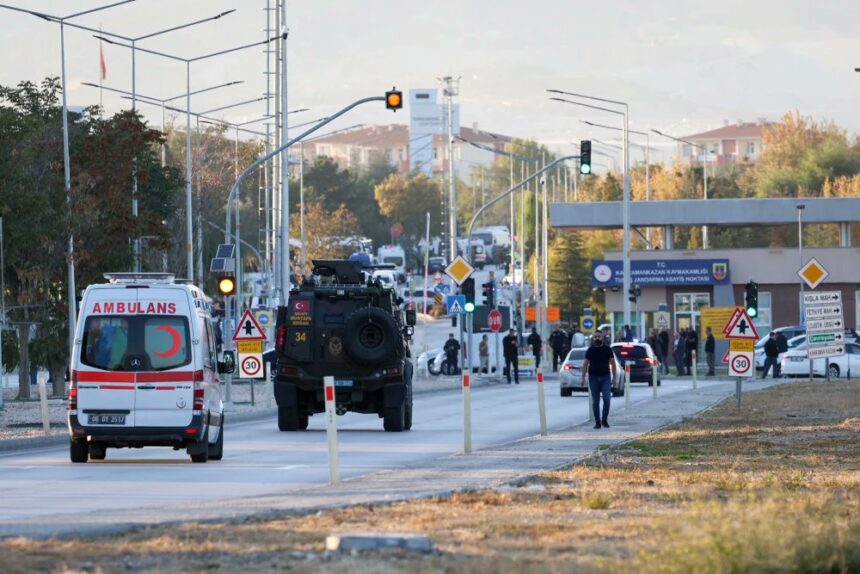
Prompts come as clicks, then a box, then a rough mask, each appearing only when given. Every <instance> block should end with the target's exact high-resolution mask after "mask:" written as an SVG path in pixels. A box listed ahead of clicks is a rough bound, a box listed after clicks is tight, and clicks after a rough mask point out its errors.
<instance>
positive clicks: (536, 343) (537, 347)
mask: <svg viewBox="0 0 860 574" xmlns="http://www.w3.org/2000/svg"><path fill="white" fill-rule="evenodd" d="M526 343H528V344H529V345H530V346H531V348H532V355H534V358H535V371H537V370H538V369H540V353H541V347H542V345H543V339H541V338H540V335H538V332H537V329H536V328H535V327H532V333H531V335H529V338H528V339H526Z"/></svg>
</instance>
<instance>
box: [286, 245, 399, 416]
mask: <svg viewBox="0 0 860 574" xmlns="http://www.w3.org/2000/svg"><path fill="white" fill-rule="evenodd" d="M313 264H314V267H313V273H312V275H311V276H310V277H308V278H307V279H306V280H305V281H304V282H303V284H302V286H301V287H300V288H299V289H296V290H293V291H291V292H290V298H289V302H288V304H287V305H286V306H283V307H279V308H278V318H277V323H276V340H275V349H276V351H277V362H276V371H275V379H274V389H275V400H276V402H277V403H278V428H279V429H280V430H282V431H294V430H303V429H306V428H307V426H308V417H309V416H311V415H313V414H316V413H321V412H324V411H325V400H324V396H323V394H324V390H323V377H324V376H333V377H334V384H335V404H336V405H337V414H339V415H342V414H344V413H346V412H349V411H352V412H357V413H374V414H377V415H379V417H380V418H382V419H383V427H384V428H385V430H386V431H391V432H399V431H403V430H409V429H410V428H411V427H412V361H411V356H410V352H409V345H408V342H409V340H410V337H411V335H412V327H413V326H414V325H415V311H412V310H407V311H402V310H400V308H399V305H400V303H401V300H400V299H399V298H398V297H397V294H396V292H395V291H394V290H393V289H391V288H388V287H384V286H383V285H382V284H381V283H379V281H377V280H373V279H372V278H370V273H367V277H365V273H364V272H363V269H371V268H367V267H363V266H362V263H361V262H356V261H340V260H315V261H314V262H313Z"/></svg>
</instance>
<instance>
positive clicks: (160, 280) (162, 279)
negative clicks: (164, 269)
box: [104, 272, 175, 285]
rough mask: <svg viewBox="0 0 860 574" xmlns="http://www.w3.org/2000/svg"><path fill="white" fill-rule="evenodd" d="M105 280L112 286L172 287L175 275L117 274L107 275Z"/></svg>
mask: <svg viewBox="0 0 860 574" xmlns="http://www.w3.org/2000/svg"><path fill="white" fill-rule="evenodd" d="M104 278H105V279H107V280H108V281H109V282H110V283H111V284H112V285H126V284H133V283H137V284H143V283H146V284H166V285H172V284H173V283H174V279H175V277H174V275H173V273H133V272H116V273H105V274H104Z"/></svg>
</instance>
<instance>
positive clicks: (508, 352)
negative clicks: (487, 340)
mask: <svg viewBox="0 0 860 574" xmlns="http://www.w3.org/2000/svg"><path fill="white" fill-rule="evenodd" d="M502 354H503V355H504V356H505V374H506V375H507V376H508V384H509V385H510V384H511V371H512V370H513V372H514V379H515V380H516V381H517V384H518V385H519V384H520V373H519V370H520V359H519V356H520V348H519V345H518V344H517V332H516V331H515V330H514V329H511V330H510V331H508V334H507V336H506V337H505V338H504V339H502Z"/></svg>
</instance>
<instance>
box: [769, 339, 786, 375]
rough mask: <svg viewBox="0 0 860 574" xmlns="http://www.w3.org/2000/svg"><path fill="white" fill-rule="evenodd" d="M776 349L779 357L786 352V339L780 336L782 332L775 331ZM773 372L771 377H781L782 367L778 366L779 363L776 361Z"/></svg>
mask: <svg viewBox="0 0 860 574" xmlns="http://www.w3.org/2000/svg"><path fill="white" fill-rule="evenodd" d="M776 348H777V350H778V351H779V354H780V355H781V354H783V353H787V352H788V339H786V338H785V335H783V334H782V331H777V333H776ZM773 371H774V374H773V376H775V377H779V376H782V366H781V365H780V364H779V361H777V362H776V364H775V365H774V366H773Z"/></svg>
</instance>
